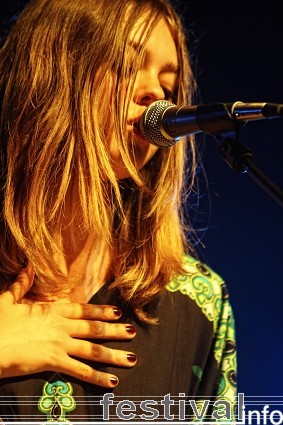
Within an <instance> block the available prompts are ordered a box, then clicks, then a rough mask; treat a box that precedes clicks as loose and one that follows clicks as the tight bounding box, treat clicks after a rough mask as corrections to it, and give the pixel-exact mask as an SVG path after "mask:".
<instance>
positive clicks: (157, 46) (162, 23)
mask: <svg viewBox="0 0 283 425" xmlns="http://www.w3.org/2000/svg"><path fill="white" fill-rule="evenodd" d="M148 19H149V18H147V19H146V17H142V18H139V19H138V20H137V21H136V24H135V25H134V27H133V30H132V31H131V34H130V40H129V44H130V45H132V46H133V47H135V48H136V49H138V48H139V47H140V48H141V46H142V45H143V46H144V47H145V49H146V50H147V51H149V52H151V54H156V55H157V56H158V55H159V54H164V55H167V59H168V60H170V62H172V63H175V64H176V66H177V65H178V54H177V48H176V43H175V40H174V37H173V30H172V28H171V26H169V24H168V22H167V21H166V19H165V18H163V17H161V18H160V19H159V20H158V21H157V23H154V24H152V25H151V24H150V28H148ZM148 31H149V33H148Z"/></svg>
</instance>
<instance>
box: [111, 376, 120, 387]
mask: <svg viewBox="0 0 283 425" xmlns="http://www.w3.org/2000/svg"><path fill="white" fill-rule="evenodd" d="M110 382H111V384H112V385H115V386H116V385H118V384H119V381H118V379H117V378H115V376H111V378H110Z"/></svg>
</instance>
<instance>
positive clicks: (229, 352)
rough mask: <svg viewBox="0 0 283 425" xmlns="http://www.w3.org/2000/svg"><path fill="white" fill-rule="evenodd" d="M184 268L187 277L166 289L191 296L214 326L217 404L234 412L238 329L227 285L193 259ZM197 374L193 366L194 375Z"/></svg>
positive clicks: (173, 281) (176, 280)
mask: <svg viewBox="0 0 283 425" xmlns="http://www.w3.org/2000/svg"><path fill="white" fill-rule="evenodd" d="M184 266H185V270H186V272H187V274H186V275H183V276H179V277H178V278H177V279H175V280H172V281H170V282H169V283H168V285H167V289H168V290H169V291H170V292H175V291H180V292H181V293H182V294H185V295H188V296H189V297H190V298H191V299H192V300H194V301H195V302H196V303H197V305H198V306H199V308H200V309H201V310H202V312H203V314H204V315H205V316H206V317H207V319H208V320H209V321H211V322H212V324H213V329H214V336H215V345H214V357H215V359H216V361H217V363H218V370H219V376H218V387H217V389H216V398H215V399H214V401H216V400H217V399H218V400H226V401H228V402H229V403H230V405H231V407H232V410H233V412H234V410H235V401H236V400H235V398H236V344H235V326H234V319H233V312H232V309H231V306H230V303H229V299H228V294H227V289H226V286H225V283H224V282H223V279H222V278H221V277H220V276H219V275H217V274H216V273H215V272H214V271H212V270H211V269H210V268H209V267H207V266H205V265H204V264H202V263H201V262H199V261H198V260H196V259H194V258H192V257H188V256H186V257H185V258H184ZM196 370H197V369H196V366H195V365H194V366H193V372H194V374H196ZM232 419H234V418H232ZM224 420H225V419H224Z"/></svg>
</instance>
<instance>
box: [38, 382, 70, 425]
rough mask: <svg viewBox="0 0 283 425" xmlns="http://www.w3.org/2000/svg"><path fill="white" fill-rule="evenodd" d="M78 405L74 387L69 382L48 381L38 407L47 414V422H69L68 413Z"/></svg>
mask: <svg viewBox="0 0 283 425" xmlns="http://www.w3.org/2000/svg"><path fill="white" fill-rule="evenodd" d="M75 407H76V402H75V399H74V397H73V388H72V385H71V384H70V383H69V382H62V381H56V382H46V383H45V385H44V387H43V395H42V397H41V398H40V399H39V402H38V408H39V410H40V411H41V412H42V413H45V414H46V415H47V422H69V421H68V419H66V413H67V412H71V411H72V410H74V409H75Z"/></svg>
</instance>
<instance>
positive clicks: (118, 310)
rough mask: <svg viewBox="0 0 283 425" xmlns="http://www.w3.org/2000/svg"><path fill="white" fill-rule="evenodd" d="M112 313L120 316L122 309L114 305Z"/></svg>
mask: <svg viewBox="0 0 283 425" xmlns="http://www.w3.org/2000/svg"><path fill="white" fill-rule="evenodd" d="M113 313H114V314H115V316H117V317H120V316H121V314H122V311H121V310H120V308H118V307H114V308H113Z"/></svg>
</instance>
